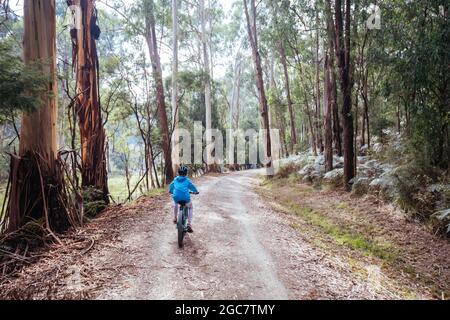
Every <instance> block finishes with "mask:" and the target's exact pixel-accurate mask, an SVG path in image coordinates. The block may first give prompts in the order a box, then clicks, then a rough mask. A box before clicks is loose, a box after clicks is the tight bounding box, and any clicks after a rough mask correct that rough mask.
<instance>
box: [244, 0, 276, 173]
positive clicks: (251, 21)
mask: <svg viewBox="0 0 450 320" xmlns="http://www.w3.org/2000/svg"><path fill="white" fill-rule="evenodd" d="M244 8H245V16H246V20H247V31H248V37H249V40H250V45H251V48H252V55H253V61H254V63H255V69H256V70H255V71H256V87H257V89H258V94H259V105H260V114H261V120H262V125H263V129H264V140H265V141H264V142H265V155H266V161H267V162H266V163H265V166H266V169H267V170H266V174H267V175H268V176H269V177H270V176H273V174H274V172H273V164H272V141H271V137H270V125H269V113H268V105H267V97H266V92H265V90H264V78H263V71H262V67H261V56H260V54H259V51H258V33H257V30H256V5H255V0H250V12H249V10H248V4H247V0H244ZM250 14H251V16H250Z"/></svg>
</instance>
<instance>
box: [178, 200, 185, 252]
mask: <svg viewBox="0 0 450 320" xmlns="http://www.w3.org/2000/svg"><path fill="white" fill-rule="evenodd" d="M183 212H184V207H182V208H180V210H179V211H178V223H177V229H178V247H179V248H183V238H184V224H185V222H184V215H183Z"/></svg>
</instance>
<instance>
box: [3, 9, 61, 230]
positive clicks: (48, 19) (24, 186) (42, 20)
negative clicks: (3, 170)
mask: <svg viewBox="0 0 450 320" xmlns="http://www.w3.org/2000/svg"><path fill="white" fill-rule="evenodd" d="M55 39H56V17H55V0H25V1H24V38H23V59H24V62H25V64H26V65H32V64H36V63H42V65H41V68H42V71H43V72H44V73H45V74H46V75H47V77H48V82H47V85H46V92H45V93H44V94H42V95H41V97H40V99H41V103H40V106H39V108H38V110H36V111H34V112H32V113H30V114H27V113H25V114H24V115H23V118H22V126H21V132H20V146H19V157H13V158H12V162H11V172H10V177H11V178H10V181H11V190H10V194H9V202H8V211H7V215H8V217H9V219H8V222H9V224H8V230H9V231H15V230H17V229H18V228H19V227H20V226H21V225H22V224H24V223H25V222H27V219H29V218H32V219H40V218H42V217H44V221H45V226H46V227H47V228H48V229H49V230H56V231H60V230H63V229H65V228H66V227H67V226H68V223H69V220H68V215H67V210H66V208H67V207H66V200H67V199H66V198H65V196H64V187H63V177H62V170H61V168H60V166H59V164H58V160H57V150H58V142H57V114H58V107H57V99H56V98H57V93H58V92H57V80H56V40H55ZM2 231H3V230H2Z"/></svg>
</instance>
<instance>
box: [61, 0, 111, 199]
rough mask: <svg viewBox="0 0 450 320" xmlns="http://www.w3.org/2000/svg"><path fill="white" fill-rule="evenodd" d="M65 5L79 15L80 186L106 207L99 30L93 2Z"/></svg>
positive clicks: (74, 33)
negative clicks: (97, 196) (90, 190)
mask: <svg viewBox="0 0 450 320" xmlns="http://www.w3.org/2000/svg"><path fill="white" fill-rule="evenodd" d="M68 3H69V4H72V5H77V6H79V7H80V8H81V14H82V28H81V29H80V30H77V29H72V30H71V36H72V45H73V53H72V56H73V60H74V63H73V64H74V68H75V70H76V80H77V94H78V96H77V101H76V112H77V115H78V120H79V129H80V141H81V176H82V186H83V187H84V188H88V187H92V188H95V189H98V190H102V192H103V200H104V201H105V202H106V203H108V202H109V197H108V194H109V192H108V182H107V179H108V177H107V171H106V155H105V152H106V150H105V138H106V137H105V130H104V128H103V120H102V113H101V107H100V92H99V74H98V73H99V63H98V56H97V47H96V40H97V39H98V37H99V36H100V29H99V28H98V26H97V16H96V13H95V0H72V1H70V2H68Z"/></svg>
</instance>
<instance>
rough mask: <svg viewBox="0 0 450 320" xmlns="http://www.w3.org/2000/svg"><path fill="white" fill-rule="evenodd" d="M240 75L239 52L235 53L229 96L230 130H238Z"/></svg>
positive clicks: (240, 58) (240, 60)
mask: <svg viewBox="0 0 450 320" xmlns="http://www.w3.org/2000/svg"><path fill="white" fill-rule="evenodd" d="M241 75H242V57H241V53H240V51H238V52H237V53H236V58H235V62H234V76H233V90H232V94H231V110H230V128H232V129H234V130H236V129H238V128H239V109H240V105H239V102H240V90H241V89H240V86H241Z"/></svg>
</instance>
